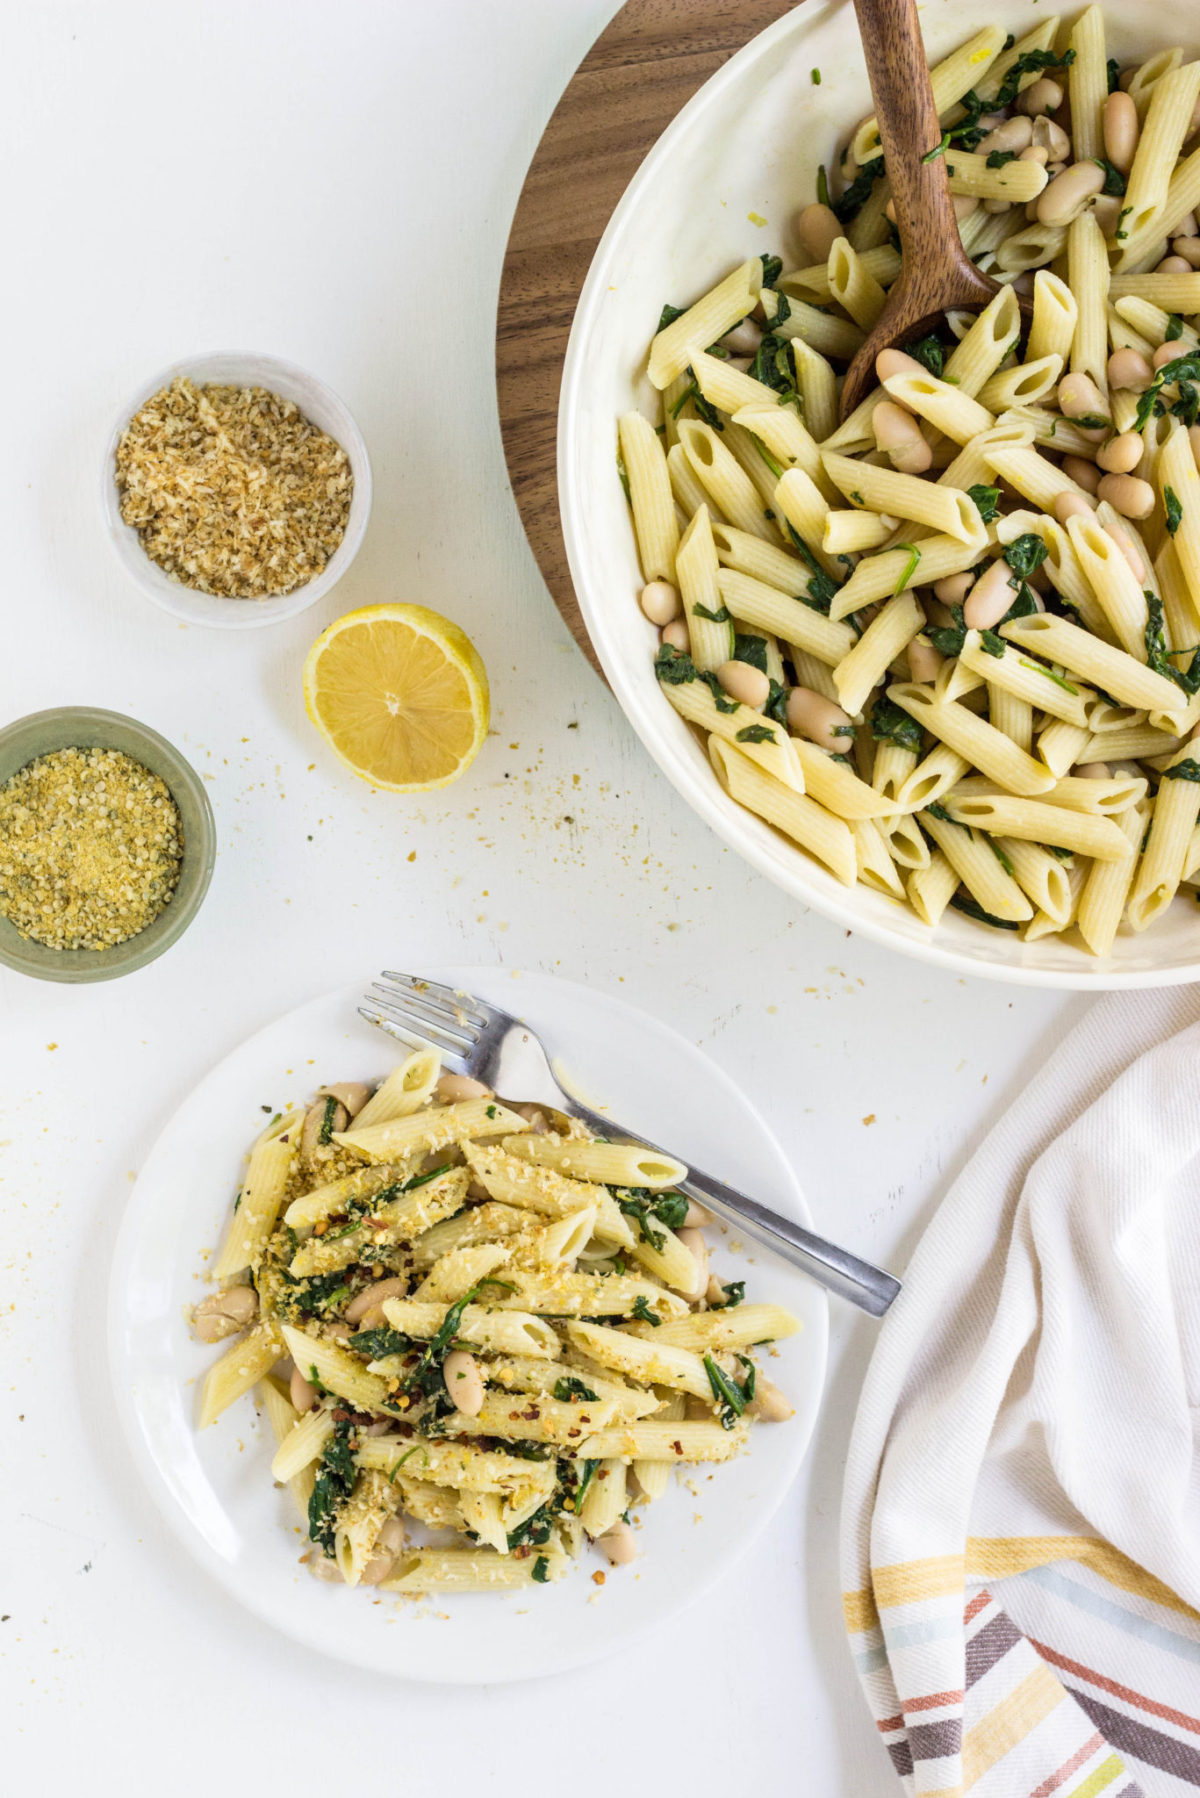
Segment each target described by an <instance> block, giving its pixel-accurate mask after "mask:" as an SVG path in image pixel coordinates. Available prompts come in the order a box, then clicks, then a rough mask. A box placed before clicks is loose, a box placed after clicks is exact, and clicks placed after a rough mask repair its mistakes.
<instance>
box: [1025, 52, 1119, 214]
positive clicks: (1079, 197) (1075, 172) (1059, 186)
mask: <svg viewBox="0 0 1200 1798" xmlns="http://www.w3.org/2000/svg"><path fill="white" fill-rule="evenodd" d="M1034 85H1035V86H1036V85H1037V84H1036V82H1035V83H1034ZM1104 179H1105V177H1104V170H1103V169H1102V168H1099V167H1098V166H1097V164H1096V163H1094V162H1073V163H1072V164H1071V166H1070V168H1068V169H1064V170H1063V172H1062V174H1061V175H1056V176H1055V178H1054V180H1053V181H1051V182H1050V184H1049V186H1048V187H1044V188H1043V189H1042V191H1041V193H1040V195H1039V196H1038V203H1037V215H1038V221H1039V223H1041V224H1043V225H1069V224H1070V222H1071V220H1072V219H1074V218H1078V217H1079V214H1080V213H1081V212H1082V211H1083V209H1084V207H1085V206H1086V205H1087V203H1088V201H1089V200H1090V199H1091V198H1092V196H1093V194H1098V193H1099V192H1100V190H1101V189H1102V188H1103V186H1104Z"/></svg>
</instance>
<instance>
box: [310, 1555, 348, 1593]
mask: <svg viewBox="0 0 1200 1798" xmlns="http://www.w3.org/2000/svg"><path fill="white" fill-rule="evenodd" d="M308 1571H309V1572H310V1573H311V1574H312V1576H313V1578H314V1579H319V1580H327V1581H328V1583H329V1584H330V1585H331V1586H340V1585H342V1584H344V1581H343V1579H342V1570H341V1568H340V1567H339V1566H338V1564H337V1562H336V1561H334V1560H332V1559H331V1558H330V1556H329V1555H326V1554H322V1553H321V1551H320V1549H319V1548H314V1549H313V1551H312V1553H311V1554H310V1555H309V1557H308Z"/></svg>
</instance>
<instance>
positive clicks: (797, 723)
mask: <svg viewBox="0 0 1200 1798" xmlns="http://www.w3.org/2000/svg"><path fill="white" fill-rule="evenodd" d="M784 715H785V717H786V718H787V726H788V729H789V730H790V731H794V732H795V733H796V734H797V735H799V736H801V737H807V738H808V739H809V741H810V742H811V743H819V744H820V746H821V748H822V749H829V750H832V751H833V752H834V753H835V754H836V753H837V751H838V750H842V749H845V748H846V747H847V745H848V741H849V738H851V737H853V735H854V725H853V723H852V722H851V719H850V715H849V713H848V712H844V711H843V710H842V708H841V706H840V705H835V704H834V702H833V700H832V699H826V698H825V695H824V694H823V693H814V692H813V690H812V688H811V687H793V688H792V690H791V692H790V693H789V694H788V697H787V710H786V712H785V714H784ZM847 733H848V735H847Z"/></svg>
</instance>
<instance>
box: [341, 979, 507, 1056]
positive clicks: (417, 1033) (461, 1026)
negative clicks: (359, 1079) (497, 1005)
mask: <svg viewBox="0 0 1200 1798" xmlns="http://www.w3.org/2000/svg"><path fill="white" fill-rule="evenodd" d="M359 1013H360V1015H361V1016H362V1017H364V1018H366V1019H367V1020H368V1022H369V1023H372V1024H378V1025H379V1026H380V1028H381V1029H383V1030H386V1031H387V1033H388V1035H389V1036H394V1037H396V1038H397V1039H398V1040H399V1041H401V1042H405V1043H407V1044H408V1045H409V1046H410V1047H413V1048H424V1047H432V1048H435V1049H440V1050H442V1051H443V1052H448V1053H450V1054H452V1055H460V1056H461V1055H465V1054H467V1053H468V1052H469V1051H470V1050H471V1049H472V1048H473V1047H474V1045H475V1042H476V1039H477V1037H478V1034H479V1032H480V1030H481V1029H482V1028H483V1026H484V1025H485V1024H486V1022H487V1018H486V1016H485V1015H483V1013H482V1011H481V1008H480V1007H479V1004H478V1001H477V1000H474V999H472V998H471V996H470V995H469V994H466V993H456V992H454V991H453V989H452V988H451V987H448V986H441V985H439V984H438V982H437V981H433V980H423V979H421V978H420V977H419V976H418V975H413V974H399V973H394V972H392V971H391V970H390V969H387V970H385V971H384V973H383V975H382V977H381V978H380V979H379V980H376V981H373V982H372V985H371V990H370V992H369V993H367V994H366V995H365V1004H363V1005H361V1006H360V1007H359Z"/></svg>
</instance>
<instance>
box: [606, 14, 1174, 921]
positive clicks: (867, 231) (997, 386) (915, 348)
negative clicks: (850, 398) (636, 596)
mask: <svg viewBox="0 0 1200 1798" xmlns="http://www.w3.org/2000/svg"><path fill="white" fill-rule="evenodd" d="M931 74H932V81H933V88H934V95H935V100H936V103H937V107H938V112H939V117H940V120H941V125H942V131H943V135H942V138H941V140H940V142H938V143H936V144H933V145H931V146H930V147H929V152H928V156H929V158H932V157H935V156H940V157H944V159H945V163H946V168H947V172H948V176H949V183H950V189H951V193H952V195H953V196H954V202H955V210H956V212H957V214H958V221H959V229H960V232H961V235H962V239H963V244H964V247H965V248H966V250H967V251H968V253H969V254H970V255H971V256H972V257H973V258H974V260H975V261H976V262H977V263H978V265H979V266H980V268H981V269H983V270H984V271H985V272H987V273H988V274H989V275H991V276H992V278H993V279H994V280H995V281H996V282H998V283H999V291H998V292H997V294H996V295H995V296H994V298H993V299H992V300H991V302H990V303H989V304H988V305H987V306H986V307H985V308H984V309H983V310H982V311H981V312H980V313H979V314H978V315H975V314H970V313H951V314H948V315H947V316H946V317H945V319H944V321H943V322H942V324H941V325H940V326H939V328H938V329H936V330H935V331H933V332H931V333H930V334H929V335H928V336H927V337H926V338H924V339H923V340H922V341H921V342H919V343H915V344H912V345H910V346H909V348H908V350H907V351H898V350H887V351H885V352H883V354H882V355H881V356H880V357H879V358H878V361H877V374H878V377H879V385H878V386H877V387H876V388H875V389H874V390H873V391H872V392H871V393H870V394H869V395H868V397H867V399H866V400H864V401H863V403H862V404H861V405H860V406H859V407H858V408H857V410H855V411H854V412H853V413H852V414H851V415H850V417H848V418H847V419H846V420H845V421H844V422H842V423H839V420H838V396H839V369H840V367H841V366H842V365H844V364H845V363H846V362H847V361H848V360H849V359H850V358H851V357H852V356H853V355H854V353H855V351H856V350H857V348H858V347H859V345H860V344H861V343H862V342H863V340H864V337H865V334H866V332H867V331H868V330H869V329H870V328H871V326H872V325H873V324H874V322H875V320H876V319H877V318H878V316H879V314H880V312H881V310H882V308H883V305H884V302H885V299H886V295H887V289H888V288H889V287H890V286H891V285H892V283H893V282H894V281H895V280H896V278H897V276H898V274H899V272H900V267H901V257H900V251H899V243H898V238H897V235H896V232H895V227H894V224H893V223H892V220H891V217H890V213H889V207H890V204H891V201H890V187H889V182H888V178H887V172H886V169H885V166H884V159H883V155H882V149H881V145H880V140H879V134H878V130H877V128H876V124H875V121H874V120H873V119H871V120H867V121H866V122H865V123H864V124H862V125H861V126H860V127H859V128H858V130H857V131H856V132H855V133H854V134H853V137H852V139H851V141H850V144H849V146H848V148H847V150H846V151H845V153H844V155H843V156H842V158H841V162H840V165H839V176H838V178H837V179H835V180H833V181H831V180H830V178H829V177H828V176H827V175H826V172H825V170H824V169H822V170H821V172H820V177H819V182H818V190H819V191H818V195H817V198H816V199H815V201H814V202H813V203H812V204H809V205H807V206H805V207H804V208H803V210H802V211H801V212H800V213H799V215H798V218H797V221H796V238H797V241H798V243H799V244H800V245H801V246H802V249H803V255H802V256H801V257H800V258H799V259H798V261H797V264H796V266H793V267H791V268H786V267H785V265H784V263H783V261H782V260H781V259H780V258H778V257H774V256H770V255H763V256H756V257H753V258H751V259H750V260H748V261H746V262H744V263H742V264H740V265H739V266H738V267H737V268H735V269H734V270H733V271H732V272H730V273H729V274H727V275H725V277H724V278H723V279H722V280H720V281H719V282H718V284H717V285H716V286H715V287H713V288H712V289H711V290H710V291H709V292H707V293H705V294H703V295H702V296H701V297H700V298H699V299H698V300H696V301H695V302H694V303H693V304H692V305H690V306H688V307H686V308H679V307H676V306H672V305H668V306H666V307H665V308H664V311H663V314H662V317H661V319H660V321H659V325H658V330H657V332H656V333H655V335H654V337H653V340H652V342H651V345H650V352H649V365H648V372H649V379H650V383H651V385H652V386H653V388H655V389H656V390H657V391H658V393H659V395H660V396H661V403H660V405H659V407H658V412H657V416H656V417H655V418H653V419H652V418H650V417H647V416H645V415H644V414H643V413H641V412H638V411H633V412H629V413H627V414H625V415H624V416H623V417H622V418H621V419H620V421H619V431H618V468H619V471H620V474H621V478H622V480H623V482H624V484H625V487H626V492H627V494H628V497H629V501H630V506H631V512H632V519H633V525H634V530H635V534H636V539H637V549H638V555H639V559H640V563H641V569H642V574H643V577H644V581H645V586H644V587H643V590H642V599H641V603H642V610H643V612H644V613H645V615H646V617H647V618H648V619H649V620H650V621H651V623H653V624H655V625H657V626H658V627H659V647H658V653H657V658H656V663H655V667H656V673H657V676H658V679H659V682H660V684H661V688H662V692H663V695H664V696H665V699H666V700H668V701H669V702H670V703H671V705H673V706H674V707H675V709H676V710H677V711H678V712H679V713H680V715H681V716H682V717H683V718H684V719H685V720H686V721H687V722H688V723H689V724H690V725H692V726H693V727H695V728H696V729H697V730H698V731H699V732H701V733H702V734H703V736H704V738H705V740H706V742H707V747H708V752H709V756H710V759H711V762H712V766H713V769H714V772H715V774H716V777H717V779H718V780H719V781H720V783H721V785H722V786H723V787H724V789H725V790H726V792H727V793H728V794H729V795H730V796H731V797H732V798H733V799H734V800H736V801H738V802H739V803H740V804H742V805H743V806H745V807H747V808H748V809H749V810H751V811H753V812H755V813H757V814H758V815H759V816H760V817H762V818H763V819H764V820H766V821H767V822H768V823H769V824H771V825H773V826H774V827H775V828H776V829H777V830H779V831H781V832H783V833H784V834H785V835H786V836H788V837H789V838H791V839H792V840H793V841H794V842H795V843H797V844H799V845H800V846H801V847H802V848H803V849H804V850H806V851H807V852H808V854H809V855H811V856H813V857H814V858H815V859H816V860H817V861H819V862H820V863H821V864H823V866H824V867H825V868H827V869H828V870H830V871H831V872H832V873H833V875H834V876H835V877H836V878H837V879H838V880H840V881H842V882H843V883H845V884H847V885H851V884H853V883H855V882H860V881H861V882H864V883H865V884H866V885H868V886H869V887H871V888H873V889H874V890H876V891H878V892H880V893H882V894H884V895H886V896H887V897H889V898H891V899H893V900H895V901H896V902H898V903H901V904H906V905H907V906H909V907H910V908H911V909H912V910H913V911H914V912H915V913H916V914H917V916H918V917H919V918H920V919H921V920H922V922H923V923H925V924H926V925H928V926H930V927H933V926H936V925H937V924H938V922H939V920H940V919H941V918H942V916H943V914H944V913H945V911H946V909H947V907H954V908H956V909H958V910H959V911H962V912H965V913H966V914H967V915H968V916H970V917H971V918H973V919H975V920H977V921H978V923H979V924H980V925H982V926H986V927H990V928H993V929H999V930H1006V931H1013V932H1019V933H1020V934H1021V936H1022V938H1023V939H1024V940H1025V941H1033V940H1035V939H1037V938H1039V937H1043V936H1050V935H1065V934H1068V933H1069V936H1070V940H1071V941H1072V942H1073V943H1075V944H1076V946H1078V947H1081V948H1083V949H1085V950H1087V951H1088V952H1090V953H1091V954H1092V955H1095V956H1105V955H1107V954H1108V953H1109V952H1110V950H1111V948H1112V945H1113V941H1114V939H1115V937H1116V934H1117V932H1118V930H1119V929H1122V930H1126V931H1141V930H1144V929H1146V928H1147V927H1148V926H1150V925H1151V924H1153V922H1154V920H1155V919H1156V918H1158V917H1160V916H1161V914H1162V913H1163V911H1164V910H1165V909H1166V908H1167V907H1168V906H1169V905H1170V904H1171V902H1172V900H1173V898H1174V897H1175V895H1176V893H1177V892H1178V891H1179V889H1180V887H1181V886H1185V885H1188V884H1192V885H1193V886H1194V885H1195V884H1196V883H1198V882H1200V828H1198V825H1200V749H1198V748H1197V745H1196V743H1195V741H1194V740H1193V735H1194V733H1195V732H1196V731H1197V728H1198V727H1200V653H1198V647H1200V472H1198V467H1197V458H1198V457H1200V337H1198V336H1197V332H1196V330H1195V329H1194V328H1193V323H1192V322H1190V321H1193V320H1194V319H1195V316H1196V315H1197V314H1200V226H1198V224H1197V208H1200V136H1198V135H1197V133H1198V131H1200V61H1195V60H1193V61H1185V59H1184V53H1183V52H1182V51H1181V50H1178V49H1176V50H1172V51H1169V52H1160V53H1158V54H1157V55H1155V56H1153V57H1151V58H1149V59H1148V60H1147V61H1145V62H1142V63H1137V62H1133V63H1129V64H1126V65H1122V64H1120V63H1118V62H1117V61H1116V60H1110V59H1109V58H1108V56H1107V54H1106V43H1105V27H1104V17H1103V13H1102V11H1101V9H1100V8H1099V7H1096V6H1093V7H1089V8H1088V9H1087V10H1086V11H1085V12H1083V13H1082V14H1080V15H1079V16H1078V17H1077V18H1075V19H1074V20H1073V21H1071V22H1068V23H1064V22H1063V21H1061V20H1060V19H1058V18H1056V17H1051V18H1047V19H1044V20H1042V21H1041V23H1040V24H1039V25H1037V26H1036V27H1035V28H1034V29H1033V30H1032V31H1030V32H1028V33H1027V34H1026V35H1025V36H1024V37H1023V38H1021V39H1020V40H1019V41H1016V42H1014V41H1013V40H1012V39H1011V38H1009V39H1006V38H1005V35H1004V32H1003V30H1002V29H1001V28H999V27H997V26H992V25H988V26H984V27H983V28H982V29H981V30H979V31H978V32H976V33H975V35H974V36H973V37H972V38H970V39H969V41H968V42H967V43H966V44H964V45H963V46H962V47H961V48H960V49H958V50H957V51H955V52H954V54H953V55H951V56H950V57H948V58H947V59H946V60H945V61H944V62H942V63H940V64H938V65H937V67H935V68H934V69H933V70H932V71H931ZM1018 295H1027V296H1028V297H1029V299H1030V301H1031V318H1030V319H1029V321H1028V322H1026V321H1025V320H1023V318H1022V315H1021V310H1020V307H1019V305H1018ZM1195 896H1196V895H1195V894H1194V893H1193V894H1192V895H1191V897H1192V898H1193V899H1194V898H1195Z"/></svg>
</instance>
